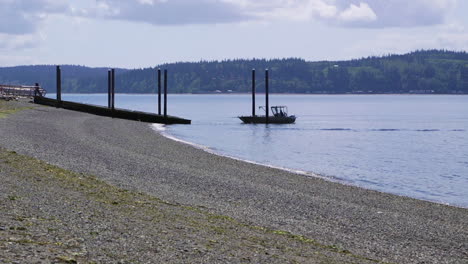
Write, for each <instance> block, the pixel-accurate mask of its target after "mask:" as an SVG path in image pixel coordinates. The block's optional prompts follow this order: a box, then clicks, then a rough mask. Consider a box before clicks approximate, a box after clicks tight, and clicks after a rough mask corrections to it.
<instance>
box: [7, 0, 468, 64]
mask: <svg viewBox="0 0 468 264" xmlns="http://www.w3.org/2000/svg"><path fill="white" fill-rule="evenodd" d="M466 14H468V1H466V0H0V66H12V65H25V64H27V65H29V64H78V65H87V66H103V67H126V68H142V67H149V66H155V65H157V64H161V63H166V62H176V61H199V60H202V59H203V60H222V59H235V58H285V57H300V58H304V59H306V60H312V61H315V60H341V59H352V58H360V57H365V56H370V55H385V54H390V53H405V52H409V51H413V50H416V49H449V50H457V51H459V50H464V51H467V50H468V16H467V15H466Z"/></svg>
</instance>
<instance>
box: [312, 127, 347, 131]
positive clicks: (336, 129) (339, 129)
mask: <svg viewBox="0 0 468 264" xmlns="http://www.w3.org/2000/svg"><path fill="white" fill-rule="evenodd" d="M319 130H322V131H352V129H351V128H322V129H319Z"/></svg>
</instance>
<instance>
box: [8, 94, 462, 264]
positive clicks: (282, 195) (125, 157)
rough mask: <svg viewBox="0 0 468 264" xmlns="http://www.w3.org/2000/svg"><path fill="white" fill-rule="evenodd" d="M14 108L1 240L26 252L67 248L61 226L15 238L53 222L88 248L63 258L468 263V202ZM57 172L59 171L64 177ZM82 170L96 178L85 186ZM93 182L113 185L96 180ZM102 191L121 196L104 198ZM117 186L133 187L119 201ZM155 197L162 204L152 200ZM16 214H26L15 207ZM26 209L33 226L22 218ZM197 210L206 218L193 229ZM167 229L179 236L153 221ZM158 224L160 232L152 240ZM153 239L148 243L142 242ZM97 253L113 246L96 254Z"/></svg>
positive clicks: (133, 126) (94, 119) (102, 121)
mask: <svg viewBox="0 0 468 264" xmlns="http://www.w3.org/2000/svg"><path fill="white" fill-rule="evenodd" d="M1 104H3V105H5V104H8V106H7V107H10V108H11V107H17V108H18V109H24V110H23V111H18V112H16V113H14V112H15V111H13V112H11V111H10V110H9V111H10V112H9V113H10V114H9V115H8V117H7V118H1V119H0V142H1V143H0V147H2V149H1V151H0V152H1V153H2V155H1V156H2V158H1V161H0V164H1V166H0V168H1V177H2V181H4V182H7V183H8V182H9V184H3V185H2V187H1V188H2V190H1V193H2V196H1V201H2V203H1V204H0V205H1V206H2V209H1V210H2V212H5V214H2V218H1V221H2V222H0V237H2V239H3V240H2V241H0V247H1V248H2V249H3V248H4V247H5V246H6V247H8V246H9V245H21V247H20V248H21V252H29V254H32V255H34V254H33V252H36V253H38V252H39V253H40V252H49V251H50V249H53V250H56V251H57V252H60V250H61V249H60V245H64V242H63V239H60V241H59V242H60V243H61V244H60V245H58V244H54V243H57V242H54V240H52V238H53V237H54V235H51V236H50V239H49V238H47V236H46V238H47V239H45V240H44V241H47V243H45V242H44V243H45V244H44V243H42V242H41V243H33V244H27V243H25V244H21V243H16V242H14V241H10V240H5V239H4V237H9V236H11V237H16V240H18V239H19V238H20V237H21V236H22V235H18V234H21V233H22V232H23V233H28V234H30V235H31V236H34V235H36V234H37V233H39V234H47V235H48V234H49V233H48V232H45V230H48V229H44V228H45V227H40V228H39V229H38V230H33V229H31V228H32V227H34V226H36V225H38V226H41V224H37V223H45V222H47V223H48V224H47V225H52V227H50V228H51V229H53V230H55V229H57V230H69V234H70V235H71V236H73V238H70V239H71V240H70V241H72V242H70V243H71V244H73V245H75V244H76V245H77V247H76V249H77V250H76V251H74V250H71V251H67V250H68V249H66V250H65V251H63V252H62V253H61V254H56V255H54V256H53V257H54V259H55V260H57V261H58V260H60V261H66V260H67V259H66V258H72V259H71V260H70V259H69V260H70V261H72V260H75V261H77V262H84V263H86V262H91V261H95V262H97V263H100V262H114V261H117V260H121V261H122V262H123V263H127V262H128V263H130V262H143V263H151V262H158V261H159V262H160V261H162V262H173V263H181V262H182V263H183V262H190V263H197V262H198V263H203V262H206V261H209V262H215V263H225V262H229V263H237V262H252V263H260V262H264V263H285V262H290V263H294V262H295V261H296V262H299V263H323V262H324V263H346V262H350V263H352V262H355V263H365V262H373V261H374V262H396V263H422V262H425V263H466V261H467V259H468V245H467V243H468V242H467V241H468V231H467V229H468V228H467V224H466V223H467V221H468V210H467V209H463V208H456V207H451V206H445V205H440V204H434V203H430V202H425V201H419V200H415V199H411V198H406V197H400V196H395V195H390V194H385V193H379V192H375V191H370V190H364V189H361V188H357V187H352V186H345V185H341V184H338V183H332V182H327V181H324V180H322V179H315V178H309V177H305V176H302V175H297V174H293V173H288V172H285V171H281V170H277V169H273V168H268V167H264V166H259V165H255V164H249V163H245V162H241V161H237V160H232V159H229V158H225V157H219V156H216V155H213V154H210V153H206V152H204V151H202V150H198V149H195V148H193V147H191V146H188V145H185V144H182V143H179V142H174V141H171V140H169V139H166V138H164V137H162V136H161V135H158V134H156V133H155V132H154V131H152V129H151V128H150V127H149V126H148V125H147V124H143V123H138V122H133V121H125V120H118V119H112V118H105V117H98V116H93V115H88V114H83V113H76V112H72V111H67V110H62V109H56V108H50V107H37V106H32V105H30V104H27V103H25V102H2V103H1ZM12 104H14V105H12ZM4 108H5V107H4ZM1 109H2V108H1V106H0V111H1ZM12 151H15V153H13V152H12ZM29 157H32V158H29ZM10 159H13V160H20V161H21V160H22V159H26V160H29V159H31V160H33V161H34V162H38V164H42V165H37V166H39V167H41V166H45V167H47V166H51V168H52V169H51V170H52V171H53V173H52V172H50V173H42V172H41V173H42V174H41V175H40V176H38V175H35V174H34V173H36V172H37V171H39V172H40V170H38V169H34V168H30V171H29V172H21V173H18V172H15V170H20V169H25V170H26V169H27V168H22V166H21V165H20V164H22V163H15V162H13V161H11V160H10ZM36 159H39V160H42V161H44V162H47V164H46V163H42V162H40V161H36ZM5 161H9V162H5ZM34 162H32V163H34ZM26 163H28V162H26ZM11 164H16V165H15V166H13V165H11ZM50 164H51V165H50ZM46 172H47V170H46ZM55 172H57V173H56V177H55V176H51V175H55V174H54V173H55ZM61 173H62V174H65V175H69V177H68V178H67V180H63V179H61V178H60V175H61ZM28 175H29V176H28ZM89 175H94V176H89ZM57 177H58V179H57ZM42 178H46V179H48V180H44V179H42ZM49 178H52V179H49ZM77 178H78V180H77ZM80 178H82V179H83V181H84V182H81V184H83V185H84V186H85V187H83V186H81V185H80V184H79V183H77V182H80V181H81V180H80ZM15 179H18V182H15V181H16V180H15ZM20 179H21V180H20ZM36 179H41V180H39V181H36ZM89 181H90V182H93V183H96V184H95V185H96V186H100V187H93V186H94V185H93V184H91V186H87V185H88V182H89ZM42 183H44V184H42ZM45 183H47V184H45ZM61 184H62V185H61ZM70 184H71V186H73V187H70V186H69V185H70ZM88 187H89V188H91V189H87V188H88ZM41 188H42V189H41ZM80 188H82V189H80ZM93 188H94V189H93ZM109 190H112V191H109ZM90 193H91V195H90ZM103 193H106V194H107V193H111V194H109V195H116V196H112V198H99V197H98V198H96V196H100V195H102V194H103ZM118 194H125V195H128V196H129V197H126V198H125V199H124V198H116V197H120V196H118ZM93 195H95V196H93ZM23 197H28V198H23ZM41 197H43V198H41ZM155 197H158V198H159V199H157V198H155ZM127 198H128V200H127ZM100 199H102V200H100ZM119 199H122V200H119ZM160 199H162V200H160ZM142 200H143V201H144V202H143V205H145V206H146V205H147V203H149V205H148V206H147V207H145V206H143V205H142V207H144V208H139V204H138V201H142ZM122 201H124V202H122ZM147 201H151V202H147ZM114 202H116V204H114ZM23 203H24V204H23ZM15 208H16V209H15ZM52 208H59V209H52ZM154 208H158V210H154ZM160 208H165V209H160ZM168 208H169V209H168ZM166 209H167V210H168V211H169V212H170V213H168V214H172V213H173V216H174V215H175V216H177V217H172V216H171V217H168V218H162V220H157V221H156V220H155V215H152V213H155V211H157V212H159V210H161V211H164V210H166ZM176 209H177V210H176ZM15 210H17V211H18V212H19V213H18V214H14V213H10V212H16V211H15ZM103 212H104V213H103ZM61 213H63V215H64V216H63V219H61V220H60V221H57V222H54V221H49V220H50V219H55V218H57V215H58V216H59V217H58V218H61V217H62V216H61ZM78 213H81V214H78ZM41 214H44V215H41ZM163 214H164V213H163ZM50 215H53V216H54V217H55V218H51V217H49V216H50ZM157 215H159V214H157ZM18 216H20V219H23V221H20V222H21V223H29V226H30V228H28V225H22V224H21V223H20V222H14V221H16V220H15V219H19V218H18ZM82 216H83V217H82ZM93 217H96V218H93ZM197 217H199V218H197ZM37 219H49V220H44V221H42V222H41V221H40V220H37ZM174 219H175V220H174ZM193 219H201V220H194V221H195V222H197V224H193V225H192V224H190V223H191V221H192V220H193ZM210 221H214V222H210ZM4 223H6V224H4ZM129 223H131V225H129ZM200 223H202V224H200ZM211 224H212V225H211ZM197 225H200V226H202V227H200V226H198V227H194V226H197ZM207 225H210V226H209V227H208V226H207ZM223 225H227V226H223ZM219 226H221V227H219ZM259 226H261V227H262V228H259ZM165 227H166V228H167V229H166V232H168V233H166V234H165V233H163V232H156V231H154V230H159V229H158V228H165ZM178 227H180V229H178ZM18 228H19V229H18ZM23 228H26V229H23ZM41 228H42V229H41ZM244 228H245V229H244ZM70 230H73V231H70ZM95 230H97V231H95ZM152 230H153V231H154V232H153V231H152ZM174 230H175V231H174ZM180 230H183V232H182V231H181V232H179V231H180ZM207 230H208V231H209V232H208V231H207ZM216 230H218V231H219V232H218V233H217V232H216ZM226 230H227V231H226ZM275 230H276V231H275ZM279 230H280V231H279ZM50 232H51V234H53V232H52V231H50ZM95 232H97V233H95ZM152 232H153V233H152ZM256 232H260V233H256ZM65 233H67V232H65ZM5 234H6V235H5ZM12 234H13V235H12ZM15 234H16V235H15ZM102 234H105V235H103V236H102V237H101V235H102ZM147 234H148V235H149V234H151V235H149V237H144V238H141V237H139V236H140V235H143V236H145V235H147ZM162 234H164V235H162ZM167 234H172V235H167ZM293 234H294V235H293ZM26 237H28V236H26ZM39 237H40V236H39ZM57 237H61V236H60V235H59V236H57ZM168 237H169V238H168ZM213 237H215V239H212V238H213ZM252 237H257V238H258V237H262V238H261V239H257V238H255V239H253V240H252V239H251V238H252ZM23 238H24V237H23ZM127 238H129V239H128V240H127ZM130 238H131V239H130ZM176 238H177V239H176ZM27 239H30V240H33V241H34V239H31V238H27ZM14 240H15V239H14ZM211 240H213V241H218V243H215V242H210V241H211ZM19 241H21V239H20V240H19ZM38 241H42V240H38ZM51 241H52V242H51ZM145 241H146V242H148V243H149V244H148V245H147V247H143V246H142V245H146V244H141V243H146V242H145ZM220 241H222V242H220ZM23 242H24V241H23ZM11 243H13V244H11ZM158 243H162V244H161V245H160V246H158V245H159V244H158ZM213 243H214V245H211V244H213ZM98 244H99V245H101V244H102V245H103V247H107V248H106V249H104V248H99V246H98ZM182 245H183V246H182ZM202 245H204V246H202ZM207 245H211V246H207ZM133 246H134V247H133ZM281 246H283V247H284V248H283V249H284V250H281ZM41 247H44V248H41ZM48 247H50V248H48ZM139 247H142V248H143V249H144V250H138V248H139ZM278 247H279V248H280V249H278ZM72 248H73V247H72ZM151 248H158V250H156V251H154V252H153V251H151ZM8 249H9V250H10V248H8ZM25 249H26V250H25ZM28 249H30V250H28ZM46 249H47V250H46ZM260 249H261V250H260ZM11 250H12V251H11V252H16V251H15V250H14V249H11ZM93 250H95V251H93ZM278 250H279V251H278ZM96 251H99V252H101V253H102V252H111V253H110V254H103V253H102V254H98V253H92V252H96ZM195 251H196V252H197V253H194V252H195ZM199 251H201V252H202V253H200V252H199ZM244 251H245V252H244ZM2 252H3V250H2ZM8 252H10V251H8ZM80 252H81V253H80ZM123 252H125V254H123ZM132 252H134V253H132ZM144 252H152V253H151V254H150V255H145V253H144ZM39 253H38V254H39ZM120 253H122V254H123V255H119V254H120ZM127 253H128V254H129V255H126V254H127ZM130 253H131V254H130ZM315 253H317V254H315ZM26 254H28V253H26ZM41 254H42V253H41ZM41 254H39V255H41ZM44 254H45V253H44ZM148 254H149V253H148ZM4 255H5V256H4ZM39 255H38V256H39ZM46 255H47V254H46ZM124 255H125V256H124ZM41 256H42V255H41ZM61 256H62V257H63V259H59V258H60V257H61ZM243 256H248V257H247V258H246V259H244V258H243ZM273 256H274V257H273ZM16 257H17V258H19V261H17V260H16V259H15V258H16ZM322 257H323V258H322ZM2 258H3V259H2ZM38 259H39V260H41V257H39V258H38ZM46 259H47V256H46ZM3 260H6V261H9V260H11V262H12V263H14V262H15V261H16V262H18V263H21V262H22V261H21V254H19V253H18V252H16V253H12V254H10V255H9V254H4V253H0V262H2V263H3V262H4V261H3ZM48 260H50V259H48ZM44 262H45V263H48V262H50V261H44ZM7 263H9V262H7ZM71 263H72V262H71Z"/></svg>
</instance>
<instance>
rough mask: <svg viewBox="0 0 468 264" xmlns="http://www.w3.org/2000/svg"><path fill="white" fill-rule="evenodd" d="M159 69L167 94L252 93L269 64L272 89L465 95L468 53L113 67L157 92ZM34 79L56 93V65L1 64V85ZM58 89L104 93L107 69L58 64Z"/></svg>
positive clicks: (124, 89) (142, 89)
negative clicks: (165, 75) (254, 76)
mask: <svg viewBox="0 0 468 264" xmlns="http://www.w3.org/2000/svg"><path fill="white" fill-rule="evenodd" d="M158 68H161V69H167V70H168V84H169V92H171V93H245V92H250V90H251V70H252V69H254V68H255V69H257V82H256V84H257V87H256V88H257V91H259V92H262V91H264V85H265V84H264V73H263V71H264V69H266V68H268V69H269V70H270V91H271V92H273V93H331V94H335V93H371V94H372V93H439V94H446V93H465V94H467V93H468V54H467V53H466V52H455V51H446V50H420V51H415V52H411V53H408V54H404V55H387V56H380V57H367V58H361V59H354V60H347V61H318V62H308V61H305V60H303V59H300V58H288V59H271V60H266V59H251V60H245V59H235V60H224V61H200V62H178V63H170V64H162V65H158V66H156V67H151V68H144V69H133V70H129V69H117V70H116V91H117V92H120V93H154V92H156V91H157V69H158ZM36 82H37V83H40V84H41V86H42V87H44V88H45V89H46V90H47V91H48V92H55V86H56V85H55V66H52V65H40V66H17V67H4V68H0V84H28V85H31V84H34V83H36ZM62 89H63V91H64V92H69V93H105V92H107V68H89V67H84V66H74V65H65V66H62Z"/></svg>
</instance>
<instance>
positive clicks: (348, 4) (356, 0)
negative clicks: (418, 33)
mask: <svg viewBox="0 0 468 264" xmlns="http://www.w3.org/2000/svg"><path fill="white" fill-rule="evenodd" d="M334 2H335V5H336V7H337V9H338V10H340V14H339V16H338V20H337V21H332V22H334V23H338V24H339V25H343V26H356V27H370V28H372V27H374V28H385V27H418V26H433V25H439V24H443V23H444V22H445V19H446V16H447V14H448V13H449V12H450V11H451V10H453V8H455V7H456V5H457V0H336V1H334ZM358 7H359V8H358ZM350 11H352V13H353V14H361V15H362V16H361V18H363V19H362V20H360V21H352V20H343V19H342V18H343V15H346V16H348V15H349V14H348V13H349V12H350ZM371 12H373V14H374V15H375V16H374V15H372V14H371ZM366 15H367V16H366ZM348 17H349V16H348ZM340 18H341V19H340Z"/></svg>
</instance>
